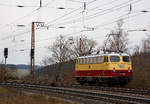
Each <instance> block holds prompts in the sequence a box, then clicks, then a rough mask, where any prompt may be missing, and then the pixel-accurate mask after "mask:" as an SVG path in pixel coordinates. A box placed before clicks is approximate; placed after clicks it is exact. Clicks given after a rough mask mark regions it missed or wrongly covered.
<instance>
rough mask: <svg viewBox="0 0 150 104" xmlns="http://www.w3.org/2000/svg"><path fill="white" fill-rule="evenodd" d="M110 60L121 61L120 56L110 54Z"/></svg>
mask: <svg viewBox="0 0 150 104" xmlns="http://www.w3.org/2000/svg"><path fill="white" fill-rule="evenodd" d="M110 61H111V62H120V57H119V56H110Z"/></svg>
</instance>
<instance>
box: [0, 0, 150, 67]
mask: <svg viewBox="0 0 150 104" xmlns="http://www.w3.org/2000/svg"><path fill="white" fill-rule="evenodd" d="M84 2H85V4H86V6H85V7H84ZM60 7H63V8H65V9H60ZM143 10H146V11H150V0H42V3H41V7H40V0H0V13H1V14H0V61H2V60H4V57H3V50H4V48H9V56H8V61H7V63H9V64H30V55H29V53H30V50H29V49H30V37H31V23H32V22H34V21H39V22H45V26H48V27H49V28H48V29H47V28H40V29H37V30H36V31H35V36H36V53H35V56H36V57H35V59H36V61H35V63H36V64H39V63H40V61H41V60H42V59H43V58H44V57H46V56H47V55H50V54H51V53H50V52H49V51H48V50H47V47H48V46H49V45H51V44H52V43H53V41H54V40H55V39H56V37H57V36H59V35H60V34H61V35H65V36H66V37H68V38H69V37H70V36H72V37H76V36H80V35H85V36H87V37H88V38H92V39H95V40H96V41H97V42H98V45H99V46H100V45H102V43H103V41H104V39H105V38H106V35H107V34H108V33H109V32H110V31H111V30H113V29H115V27H116V21H117V20H119V19H120V18H123V19H124V26H123V29H124V30H125V31H128V30H141V29H147V30H148V29H149V25H150V12H145V13H143V12H142V11H143ZM17 25H24V26H22V27H18V26H17ZM60 26H63V27H65V28H58V27H60ZM84 27H89V28H94V31H84V30H87V28H84ZM36 28H37V26H36ZM129 34H130V35H129V40H130V49H132V48H133V46H134V45H135V44H136V45H140V44H141V40H142V39H143V38H146V34H149V32H148V31H146V32H143V31H134V32H129ZM23 50H24V51H23Z"/></svg>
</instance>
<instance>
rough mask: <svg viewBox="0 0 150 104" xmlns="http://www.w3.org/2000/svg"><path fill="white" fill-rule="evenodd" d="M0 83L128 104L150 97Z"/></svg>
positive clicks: (143, 103) (147, 100)
mask: <svg viewBox="0 0 150 104" xmlns="http://www.w3.org/2000/svg"><path fill="white" fill-rule="evenodd" d="M1 85H3V86H5V87H14V88H23V89H29V90H35V91H43V92H47V93H48V92H49V93H55V94H56V93H57V94H63V95H71V96H76V97H81V98H84V99H91V100H99V101H101V100H105V101H112V102H122V103H128V104H137V103H138V104H149V103H150V98H144V97H134V96H130V95H121V94H111V93H108V92H107V93H104V92H94V91H85V90H82V89H72V88H62V87H51V86H40V85H32V84H17V83H2V84H1Z"/></svg>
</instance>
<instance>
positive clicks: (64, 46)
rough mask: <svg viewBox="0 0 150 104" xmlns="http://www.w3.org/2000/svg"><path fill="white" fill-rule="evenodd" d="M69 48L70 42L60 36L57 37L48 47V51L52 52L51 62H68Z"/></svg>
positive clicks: (69, 56)
mask: <svg viewBox="0 0 150 104" xmlns="http://www.w3.org/2000/svg"><path fill="white" fill-rule="evenodd" d="M70 47H71V43H70V40H68V39H66V38H65V37H64V36H62V35H60V36H59V37H57V39H56V40H55V42H54V43H53V45H52V46H50V47H49V50H50V51H51V52H52V58H53V61H55V62H64V61H68V60H70V59H71V57H72V55H71V54H70Z"/></svg>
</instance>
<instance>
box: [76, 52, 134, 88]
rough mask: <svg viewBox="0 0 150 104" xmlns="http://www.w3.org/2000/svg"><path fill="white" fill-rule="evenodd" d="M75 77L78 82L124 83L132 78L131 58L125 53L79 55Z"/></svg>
mask: <svg viewBox="0 0 150 104" xmlns="http://www.w3.org/2000/svg"><path fill="white" fill-rule="evenodd" d="M75 77H76V79H77V81H78V82H79V83H80V84H85V83H88V84H97V83H98V84H102V83H106V84H119V85H126V84H127V83H129V82H130V81H131V80H132V65H131V58H130V56H129V55H128V54H125V53H109V54H101V55H89V56H80V57H78V59H77V60H76V65H75Z"/></svg>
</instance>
